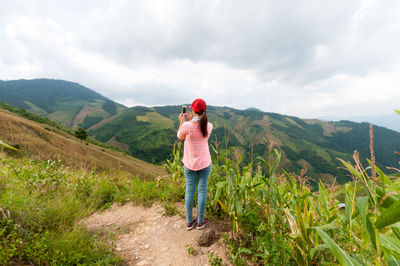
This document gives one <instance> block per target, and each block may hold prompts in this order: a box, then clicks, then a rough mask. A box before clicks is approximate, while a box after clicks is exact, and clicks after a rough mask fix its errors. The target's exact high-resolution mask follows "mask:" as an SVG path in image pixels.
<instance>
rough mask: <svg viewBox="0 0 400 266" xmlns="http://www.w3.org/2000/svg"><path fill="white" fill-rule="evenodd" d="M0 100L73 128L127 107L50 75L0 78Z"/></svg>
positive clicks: (89, 123) (85, 126)
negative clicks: (30, 78)
mask: <svg viewBox="0 0 400 266" xmlns="http://www.w3.org/2000/svg"><path fill="white" fill-rule="evenodd" d="M0 101H2V102H5V103H8V104H11V105H13V106H15V107H18V108H24V109H26V110H28V111H30V112H33V113H35V114H38V115H41V116H45V117H48V118H49V119H51V120H54V121H56V122H58V123H60V124H62V125H64V126H67V127H73V128H77V127H84V128H88V127H90V126H91V125H93V124H95V123H98V122H100V121H101V120H103V119H106V118H109V117H111V116H113V115H115V114H117V113H118V112H121V111H122V110H124V109H125V108H126V107H124V106H123V105H120V104H117V103H115V102H113V101H111V100H109V99H107V98H106V97H104V96H102V95H100V94H98V93H97V92H95V91H92V90H90V89H88V88H86V87H84V86H82V85H79V84H78V83H73V82H68V81H64V80H52V79H33V80H24V79H22V80H11V81H1V80H0Z"/></svg>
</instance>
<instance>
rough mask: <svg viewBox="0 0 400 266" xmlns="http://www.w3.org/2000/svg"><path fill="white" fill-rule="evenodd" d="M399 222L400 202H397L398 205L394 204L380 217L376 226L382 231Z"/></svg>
mask: <svg viewBox="0 0 400 266" xmlns="http://www.w3.org/2000/svg"><path fill="white" fill-rule="evenodd" d="M398 221H400V200H397V201H396V203H394V204H392V205H391V206H390V207H389V208H388V209H386V210H385V211H384V212H383V213H382V215H381V216H379V217H378V219H377V220H376V223H375V226H376V227H377V228H378V229H381V228H383V227H385V226H388V225H392V224H394V223H397V222H398Z"/></svg>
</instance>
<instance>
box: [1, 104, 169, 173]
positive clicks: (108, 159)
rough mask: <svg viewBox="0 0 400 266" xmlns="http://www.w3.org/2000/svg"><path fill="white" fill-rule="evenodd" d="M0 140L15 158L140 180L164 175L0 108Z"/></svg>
mask: <svg viewBox="0 0 400 266" xmlns="http://www.w3.org/2000/svg"><path fill="white" fill-rule="evenodd" d="M0 139H2V140H4V141H6V142H7V143H9V144H12V145H16V146H18V147H19V151H18V152H17V154H16V155H17V156H23V157H28V158H32V159H40V160H49V159H52V160H61V161H63V163H64V164H65V165H68V166H72V167H77V168H84V169H95V170H97V171H111V172H113V171H116V172H118V171H125V172H129V173H131V174H132V175H135V176H136V175H138V176H140V177H142V178H151V179H153V178H155V177H157V176H159V175H163V174H165V171H164V169H162V168H161V167H159V166H155V165H151V164H149V163H147V162H144V161H141V160H138V159H135V158H132V157H131V156H128V155H126V154H124V153H121V152H118V151H114V150H111V149H107V148H104V147H99V146H96V145H93V144H86V143H81V142H80V141H79V140H78V139H77V138H75V137H74V136H71V135H69V134H67V133H65V132H64V131H61V130H59V129H56V128H54V127H51V126H49V125H47V124H39V123H36V122H34V121H31V120H27V119H25V118H22V117H20V116H17V115H16V114H14V113H12V112H10V111H7V110H4V109H0Z"/></svg>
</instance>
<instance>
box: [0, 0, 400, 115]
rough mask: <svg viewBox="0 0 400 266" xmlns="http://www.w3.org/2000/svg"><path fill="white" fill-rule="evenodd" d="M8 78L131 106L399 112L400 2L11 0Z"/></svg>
mask: <svg viewBox="0 0 400 266" xmlns="http://www.w3.org/2000/svg"><path fill="white" fill-rule="evenodd" d="M0 7H1V8H0V79H1V80H13V79H22V78H24V79H33V78H54V79H63V80H68V81H73V82H78V83H80V84H82V85H84V86H86V87H88V88H90V89H93V90H95V91H97V92H99V93H101V94H103V95H104V96H106V97H108V98H111V99H113V100H115V101H117V102H119V103H122V104H124V105H126V106H135V105H145V106H156V105H175V104H182V103H190V102H192V101H193V100H194V99H195V98H203V99H205V100H206V102H207V104H210V105H215V106H230V107H233V108H237V109H245V108H249V107H255V108H258V109H260V110H263V111H267V112H276V113H281V114H287V115H294V116H299V117H302V118H319V117H332V118H348V117H362V116H371V115H375V116H381V115H386V114H394V111H393V109H400V49H399V47H400V1H398V0H379V1H378V0H302V1H298V0H291V1H289V0H282V1H272V0H246V1H234V0H230V1H224V0H221V1H219V0H215V1H191V0H181V1H179V0H168V1H165V0H158V1H157V0H156V1H153V0H148V1H136V0H120V1H117V0H116V1H111V0H110V1H105V0H96V1H92V0H85V1H76V0H69V1H58V0H42V1H40V0H37V1H35V0H23V1H22V0H13V1H8V0H0Z"/></svg>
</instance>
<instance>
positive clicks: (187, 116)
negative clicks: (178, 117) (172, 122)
mask: <svg viewBox="0 0 400 266" xmlns="http://www.w3.org/2000/svg"><path fill="white" fill-rule="evenodd" d="M185 115H186V121H190V120H192V113H191V112H187V113H186V114H185Z"/></svg>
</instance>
